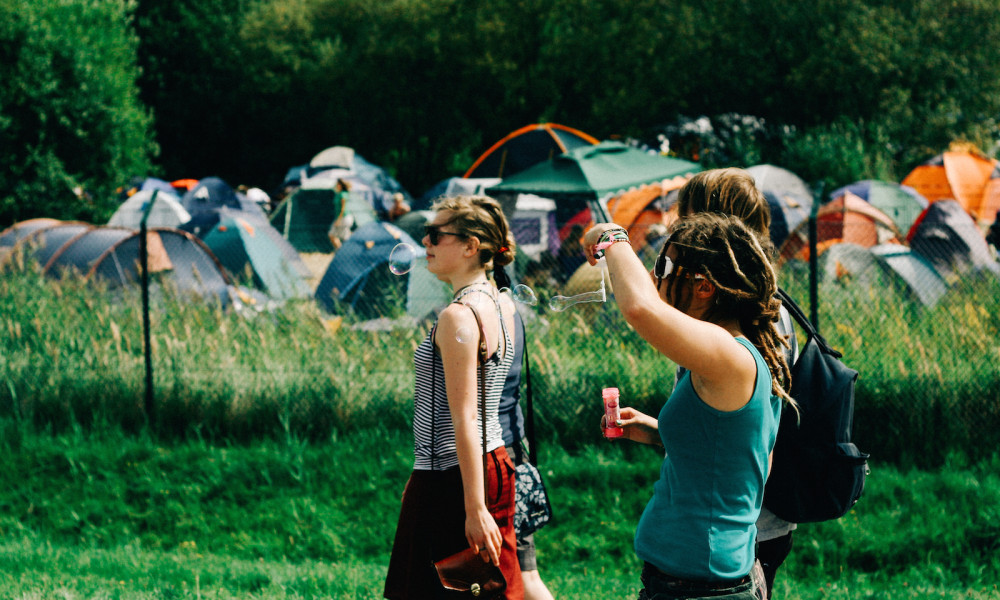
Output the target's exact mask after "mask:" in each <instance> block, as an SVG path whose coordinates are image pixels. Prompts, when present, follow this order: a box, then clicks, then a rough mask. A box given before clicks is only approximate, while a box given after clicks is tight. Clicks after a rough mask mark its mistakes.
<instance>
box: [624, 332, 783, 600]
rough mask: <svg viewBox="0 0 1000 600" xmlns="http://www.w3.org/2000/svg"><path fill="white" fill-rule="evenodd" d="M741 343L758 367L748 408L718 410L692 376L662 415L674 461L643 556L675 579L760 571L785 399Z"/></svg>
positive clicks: (653, 504) (650, 509)
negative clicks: (770, 471) (758, 549)
mask: <svg viewBox="0 0 1000 600" xmlns="http://www.w3.org/2000/svg"><path fill="white" fill-rule="evenodd" d="M736 341H738V342H739V343H741V344H743V346H745V347H746V348H747V349H748V350H749V351H750V353H751V354H752V355H753V357H754V359H755V361H756V362H757V380H756V383H755V385H754V392H753V396H752V397H751V398H750V401H749V402H747V404H746V405H745V406H743V407H742V408H740V409H739V410H736V411H732V412H724V411H720V410H716V409H714V408H712V407H711V406H709V405H707V404H705V403H704V402H702V400H701V399H700V398H699V397H698V394H697V393H696V392H695V390H694V387H693V385H692V384H691V373H685V374H684V376H683V377H682V378H681V379H680V381H679V382H678V383H677V386H676V387H675V388H674V392H673V393H672V394H671V395H670V398H669V399H668V400H667V402H666V404H664V405H663V408H662V409H661V410H660V414H659V417H658V424H659V434H660V439H661V440H662V441H663V447H664V449H665V450H666V457H665V458H664V460H663V465H662V466H661V467H660V478H659V480H658V481H657V482H656V484H655V485H654V486H653V497H652V498H651V499H650V501H649V503H648V504H647V505H646V509H645V510H644V511H643V513H642V517H641V518H640V519H639V527H638V529H637V530H636V534H635V551H636V554H637V555H638V556H639V558H641V559H642V560H644V561H646V562H649V563H651V564H652V565H654V566H655V567H657V568H658V569H660V570H661V571H663V572H665V573H668V574H670V575H673V576H675V577H681V578H685V579H698V580H704V581H715V580H720V579H737V578H740V577H743V576H744V575H746V574H747V573H749V572H750V569H751V567H752V566H753V561H754V539H755V537H756V534H757V528H756V526H755V523H756V521H757V517H758V515H759V514H760V507H761V503H762V502H763V499H764V481H765V479H766V478H767V457H768V455H769V454H770V452H771V449H772V448H774V440H775V438H776V436H777V433H778V422H779V419H780V416H781V399H780V398H779V397H778V396H774V395H772V394H771V372H770V370H769V369H768V367H767V363H765V362H764V358H763V357H762V356H761V354H760V352H758V351H757V349H756V348H755V347H754V346H753V344H751V343H750V341H749V340H747V339H746V338H742V337H738V338H736Z"/></svg>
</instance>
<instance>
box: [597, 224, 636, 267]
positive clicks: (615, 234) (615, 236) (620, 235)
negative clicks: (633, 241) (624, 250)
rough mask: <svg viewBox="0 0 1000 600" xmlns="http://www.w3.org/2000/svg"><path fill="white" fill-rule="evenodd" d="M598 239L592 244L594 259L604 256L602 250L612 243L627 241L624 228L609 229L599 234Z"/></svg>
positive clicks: (626, 233)
mask: <svg viewBox="0 0 1000 600" xmlns="http://www.w3.org/2000/svg"><path fill="white" fill-rule="evenodd" d="M605 238H607V239H605ZM600 240H601V241H599V242H598V243H597V244H596V245H595V246H594V260H600V259H602V258H604V251H605V250H607V249H608V248H610V247H611V245H612V244H616V243H618V242H628V241H629V239H628V232H627V231H625V230H624V229H609V230H608V231H605V232H604V233H602V234H601V237H600Z"/></svg>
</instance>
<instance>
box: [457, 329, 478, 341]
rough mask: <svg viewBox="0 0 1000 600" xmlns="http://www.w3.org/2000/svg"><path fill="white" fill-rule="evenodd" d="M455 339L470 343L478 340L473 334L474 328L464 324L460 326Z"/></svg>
mask: <svg viewBox="0 0 1000 600" xmlns="http://www.w3.org/2000/svg"><path fill="white" fill-rule="evenodd" d="M455 339H456V340H458V343H459V344H468V343H471V342H474V341H476V340H475V338H474V337H473V335H472V328H471V327H466V326H464V325H463V326H461V327H459V328H458V330H457V331H456V332H455Z"/></svg>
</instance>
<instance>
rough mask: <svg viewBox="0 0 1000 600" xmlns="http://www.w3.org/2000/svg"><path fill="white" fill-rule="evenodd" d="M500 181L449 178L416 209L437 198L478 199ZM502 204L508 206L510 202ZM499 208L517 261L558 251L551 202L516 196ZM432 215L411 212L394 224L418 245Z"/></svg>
mask: <svg viewBox="0 0 1000 600" xmlns="http://www.w3.org/2000/svg"><path fill="white" fill-rule="evenodd" d="M500 181H501V180H500V179H497V178H495V177H485V178H475V179H467V178H464V177H451V178H449V179H445V180H444V181H442V182H440V183H439V184H438V185H435V186H434V187H433V188H431V189H430V190H428V193H427V194H425V195H424V196H422V197H421V198H420V200H419V201H418V205H420V206H430V205H431V203H432V201H435V200H437V199H438V198H446V197H451V196H463V195H468V196H481V195H484V194H485V193H486V192H485V190H486V189H488V188H490V187H492V186H494V185H497V184H498V183H500ZM504 200H506V201H508V202H509V201H510V198H509V197H508V198H505V199H504ZM501 205H502V206H503V209H504V214H505V215H506V216H507V220H508V221H509V222H510V228H511V232H512V233H513V234H514V240H515V241H517V248H518V257H519V258H523V257H525V256H526V257H528V258H531V259H533V260H537V259H538V258H539V256H540V255H541V253H542V252H544V251H549V252H552V253H553V254H554V253H555V252H556V251H558V250H559V237H558V231H557V230H556V228H555V222H556V218H555V210H556V204H555V202H554V201H552V200H551V199H549V198H542V197H540V196H536V195H534V194H518V195H517V197H516V199H515V200H514V201H513V208H512V207H511V205H510V204H506V205H504V203H503V202H502V203H501ZM432 214H433V213H431V212H429V211H424V210H414V211H411V212H409V213H408V214H406V215H403V216H402V217H400V218H399V219H396V220H395V221H393V223H394V224H396V225H398V226H399V227H400V228H401V229H403V230H404V231H406V232H407V233H408V234H409V235H410V236H411V237H413V239H415V240H418V241H419V240H420V239H421V238H423V236H424V234H423V225H424V223H425V222H426V220H427V218H429V215H432ZM421 215H426V216H421Z"/></svg>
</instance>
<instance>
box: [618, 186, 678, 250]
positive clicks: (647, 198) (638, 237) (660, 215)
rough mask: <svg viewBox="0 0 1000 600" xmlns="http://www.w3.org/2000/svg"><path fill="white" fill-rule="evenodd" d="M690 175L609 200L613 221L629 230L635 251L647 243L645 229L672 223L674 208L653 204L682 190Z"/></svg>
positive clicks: (628, 192)
mask: <svg viewBox="0 0 1000 600" xmlns="http://www.w3.org/2000/svg"><path fill="white" fill-rule="evenodd" d="M689 178H690V175H678V176H677V177H674V178H672V179H664V180H663V181H660V182H657V183H651V184H649V185H644V186H641V187H638V188H635V189H633V190H629V191H627V192H625V193H623V194H621V195H620V196H616V197H614V198H611V199H610V200H608V212H609V213H611V220H612V221H614V222H615V223H618V224H619V225H621V226H622V227H624V228H625V229H627V230H628V236H629V239H630V243H631V244H632V248H633V249H634V250H635V251H636V252H638V251H639V250H640V249H641V248H642V246H643V245H644V244H645V243H646V232H647V231H648V230H649V227H650V225H654V224H657V223H662V224H663V225H669V224H670V223H671V222H673V220H674V219H673V213H672V212H671V211H670V208H672V207H662V208H656V207H653V206H652V205H653V202H655V201H656V200H659V199H661V198H662V199H666V197H667V194H669V193H670V192H672V191H674V190H679V189H680V188H681V187H682V186H683V185H684V184H685V183H687V180H688V179H689Z"/></svg>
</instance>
